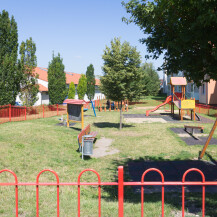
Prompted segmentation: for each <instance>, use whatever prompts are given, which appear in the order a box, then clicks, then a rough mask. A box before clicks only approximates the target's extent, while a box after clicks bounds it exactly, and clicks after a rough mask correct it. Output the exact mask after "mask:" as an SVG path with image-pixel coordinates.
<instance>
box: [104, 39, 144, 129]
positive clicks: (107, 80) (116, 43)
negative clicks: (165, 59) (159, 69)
mask: <svg viewBox="0 0 217 217" xmlns="http://www.w3.org/2000/svg"><path fill="white" fill-rule="evenodd" d="M102 58H103V60H104V65H103V67H102V70H103V72H104V75H103V76H102V77H101V80H100V81H101V85H100V88H101V90H102V92H103V93H104V94H105V95H106V97H107V98H109V99H111V100H114V101H121V105H122V101H123V100H125V99H129V100H133V99H138V98H139V97H140V96H141V94H142V92H143V85H142V78H143V75H142V70H141V69H140V64H141V57H140V54H139V52H138V51H137V50H136V48H135V47H132V46H130V44H129V43H128V42H124V43H121V41H120V39H119V38H114V40H112V41H111V47H108V46H106V48H105V50H104V54H103V56H102ZM121 128H122V109H120V129H121Z"/></svg>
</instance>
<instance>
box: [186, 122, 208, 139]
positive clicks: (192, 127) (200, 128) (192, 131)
mask: <svg viewBox="0 0 217 217" xmlns="http://www.w3.org/2000/svg"><path fill="white" fill-rule="evenodd" d="M184 129H185V131H186V132H187V133H188V134H190V135H191V136H192V137H194V138H195V139H198V140H199V138H197V137H196V136H195V135H194V129H199V130H200V131H201V133H203V130H204V127H203V126H189V125H184ZM187 129H191V132H189V131H188V130H187Z"/></svg>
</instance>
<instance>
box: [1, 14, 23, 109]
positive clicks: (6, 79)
mask: <svg viewBox="0 0 217 217" xmlns="http://www.w3.org/2000/svg"><path fill="white" fill-rule="evenodd" d="M17 53H18V33H17V23H16V22H15V19H14V17H13V16H12V17H11V19H10V17H9V14H8V12H7V11H5V10H3V11H2V13H0V105H5V104H15V101H16V96H17V95H18V93H19V91H20V82H21V80H22V77H23V76H22V71H21V70H19V69H20V67H18V65H19V66H20V62H19V64H18V61H17Z"/></svg>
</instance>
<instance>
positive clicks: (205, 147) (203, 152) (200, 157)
mask: <svg viewBox="0 0 217 217" xmlns="http://www.w3.org/2000/svg"><path fill="white" fill-rule="evenodd" d="M216 127H217V119H216V120H215V123H214V124H213V127H212V130H211V131H210V133H209V136H208V138H207V140H206V143H205V145H204V147H203V150H202V151H201V152H200V154H199V157H198V159H199V160H201V159H202V158H203V155H204V154H205V152H206V149H207V147H208V145H209V143H210V140H211V139H212V136H213V133H214V132H215V129H216Z"/></svg>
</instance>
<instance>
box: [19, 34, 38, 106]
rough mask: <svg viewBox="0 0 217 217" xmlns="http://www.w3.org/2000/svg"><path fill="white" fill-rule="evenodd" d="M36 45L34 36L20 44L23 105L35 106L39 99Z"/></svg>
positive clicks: (21, 97) (21, 96)
mask: <svg viewBox="0 0 217 217" xmlns="http://www.w3.org/2000/svg"><path fill="white" fill-rule="evenodd" d="M35 53H36V45H35V43H34V42H33V40H32V38H31V37H30V38H29V39H27V40H26V42H24V41H23V42H22V43H21V45H20V56H21V57H20V60H21V65H22V70H23V74H24V79H23V81H22V85H21V91H20V99H21V101H22V102H23V105H26V106H33V105H34V104H35V102H36V101H37V100H38V96H37V94H38V92H39V86H38V84H37V78H38V75H37V74H35V72H34V70H35V67H36V66H37V57H36V55H35Z"/></svg>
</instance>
